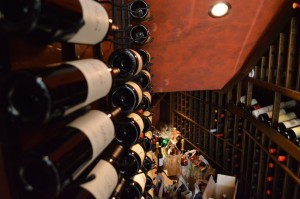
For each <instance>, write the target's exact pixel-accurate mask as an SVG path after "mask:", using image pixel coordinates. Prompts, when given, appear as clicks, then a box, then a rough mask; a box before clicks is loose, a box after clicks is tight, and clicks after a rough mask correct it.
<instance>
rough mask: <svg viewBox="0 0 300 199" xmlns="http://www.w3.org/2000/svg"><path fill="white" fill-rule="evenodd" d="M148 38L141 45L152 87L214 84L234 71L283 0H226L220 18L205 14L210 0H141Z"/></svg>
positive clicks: (210, 87)
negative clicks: (146, 14) (148, 60)
mask: <svg viewBox="0 0 300 199" xmlns="http://www.w3.org/2000/svg"><path fill="white" fill-rule="evenodd" d="M147 2H148V4H149V5H150V6H151V8H150V10H151V14H152V15H153V17H154V20H153V21H151V22H147V23H145V25H146V26H147V27H148V28H149V30H150V32H151V35H152V37H153V38H154V41H153V42H152V43H150V44H147V45H146V46H145V47H144V48H145V49H147V50H148V51H149V52H150V53H151V55H152V56H153V57H154V58H155V59H154V60H153V61H152V62H153V63H154V65H153V67H152V73H153V74H154V77H153V80H152V81H153V85H154V91H155V92H169V91H182V90H185V91H187V90H215V89H222V87H223V86H224V85H225V84H226V83H227V82H228V81H229V80H230V79H231V78H232V77H233V75H234V74H235V73H237V72H238V71H239V69H240V68H241V66H242V65H243V63H244V62H245V59H246V57H247V55H248V54H249V53H250V52H251V50H252V49H253V48H254V46H255V45H256V43H257V42H258V39H259V37H260V36H261V35H262V34H263V33H264V31H265V29H266V27H267V25H268V24H269V23H270V22H271V21H272V19H273V18H274V17H275V16H276V14H277V13H278V12H279V11H280V8H281V6H282V5H283V4H284V2H285V0H276V1H274V0H251V1H248V0H247V1H246V0H239V1H234V0H228V1H227V2H229V3H230V4H231V6H232V9H231V11H230V13H229V14H228V15H227V16H225V17H223V18H211V17H209V15H208V10H209V8H210V7H211V5H212V4H213V3H215V2H216V1H214V0H184V1H183V0H147Z"/></svg>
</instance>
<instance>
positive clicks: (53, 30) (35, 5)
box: [0, 0, 118, 44]
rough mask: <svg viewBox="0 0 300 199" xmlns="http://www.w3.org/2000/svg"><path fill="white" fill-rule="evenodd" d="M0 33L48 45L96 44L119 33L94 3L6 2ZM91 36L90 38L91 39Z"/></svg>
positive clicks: (1, 7) (59, 0) (86, 0)
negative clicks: (12, 34) (114, 31)
mask: <svg viewBox="0 0 300 199" xmlns="http://www.w3.org/2000/svg"><path fill="white" fill-rule="evenodd" d="M0 12H1V18H0V30H1V32H5V33H7V34H11V33H16V34H22V35H24V33H25V35H24V36H26V38H29V39H30V40H33V41H37V42H38V43H42V44H45V43H46V44H48V43H51V42H54V41H64V42H70V43H82V44H96V43H99V42H101V41H102V40H103V39H104V38H105V37H106V36H107V35H108V33H109V32H110V30H115V29H118V28H117V27H116V26H115V25H113V24H112V20H111V19H109V16H108V14H107V11H106V10H105V8H104V7H103V6H102V5H101V4H100V3H98V2H96V1H93V0H74V1H73V0H48V1H44V0H32V1H16V0H12V1H5V2H3V3H1V4H0ZM87 35H88V36H87Z"/></svg>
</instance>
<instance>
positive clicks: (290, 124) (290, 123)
mask: <svg viewBox="0 0 300 199" xmlns="http://www.w3.org/2000/svg"><path fill="white" fill-rule="evenodd" d="M282 124H283V125H284V126H285V128H287V129H288V128H291V127H294V126H299V125H300V119H293V120H288V121H286V122H282Z"/></svg>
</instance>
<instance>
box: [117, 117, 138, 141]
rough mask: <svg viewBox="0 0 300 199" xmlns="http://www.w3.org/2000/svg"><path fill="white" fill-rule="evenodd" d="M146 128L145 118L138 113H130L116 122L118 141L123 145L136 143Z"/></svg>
mask: <svg viewBox="0 0 300 199" xmlns="http://www.w3.org/2000/svg"><path fill="white" fill-rule="evenodd" d="M143 130H144V121H143V118H142V117H141V116H140V115H139V114H137V113H130V114H129V115H127V116H126V117H124V118H123V119H120V120H118V122H117V124H116V141H117V142H118V143H119V144H121V145H123V146H126V147H128V146H131V145H133V144H135V143H136V142H137V141H138V139H139V137H140V134H141V133H142V132H143Z"/></svg>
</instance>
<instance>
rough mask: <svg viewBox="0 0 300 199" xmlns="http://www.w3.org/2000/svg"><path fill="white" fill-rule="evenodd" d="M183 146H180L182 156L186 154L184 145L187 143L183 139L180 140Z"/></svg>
mask: <svg viewBox="0 0 300 199" xmlns="http://www.w3.org/2000/svg"><path fill="white" fill-rule="evenodd" d="M180 142H181V144H180V151H181V153H182V154H185V152H186V150H185V146H184V143H185V140H184V139H183V138H182V139H181V140H180Z"/></svg>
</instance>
